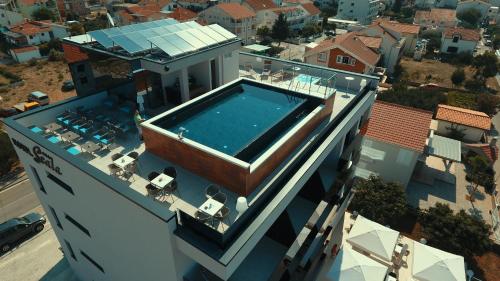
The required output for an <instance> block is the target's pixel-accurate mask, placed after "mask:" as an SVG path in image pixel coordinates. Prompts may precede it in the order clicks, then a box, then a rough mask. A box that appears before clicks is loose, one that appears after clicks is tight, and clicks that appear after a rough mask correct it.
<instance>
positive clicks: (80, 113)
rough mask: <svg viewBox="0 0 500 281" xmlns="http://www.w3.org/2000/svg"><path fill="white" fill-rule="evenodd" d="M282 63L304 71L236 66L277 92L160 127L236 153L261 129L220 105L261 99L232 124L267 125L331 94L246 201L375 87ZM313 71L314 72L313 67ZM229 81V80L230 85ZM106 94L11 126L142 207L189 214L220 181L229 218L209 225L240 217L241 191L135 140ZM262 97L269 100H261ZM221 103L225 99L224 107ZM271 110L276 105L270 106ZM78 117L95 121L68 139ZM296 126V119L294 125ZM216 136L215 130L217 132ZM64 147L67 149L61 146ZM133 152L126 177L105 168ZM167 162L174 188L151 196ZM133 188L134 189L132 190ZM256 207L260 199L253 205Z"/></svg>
mask: <svg viewBox="0 0 500 281" xmlns="http://www.w3.org/2000/svg"><path fill="white" fill-rule="evenodd" d="M259 58H261V57H259V56H246V55H243V56H242V58H240V63H242V64H246V63H247V62H245V61H248V60H252V61H255V62H258V61H259ZM242 59H243V60H244V62H242ZM260 61H261V62H263V60H261V59H260ZM282 64H283V65H286V67H288V65H289V64H291V65H295V66H296V68H295V69H297V68H299V67H300V68H301V69H302V70H305V71H307V73H294V74H293V75H291V76H288V75H285V76H284V77H281V78H279V81H274V80H272V79H267V80H266V79H265V78H264V77H260V75H259V76H258V77H255V78H257V79H253V80H255V81H250V80H247V79H249V78H248V75H247V71H246V70H244V69H243V70H241V69H240V74H241V75H242V76H243V77H244V78H245V79H243V80H238V81H239V82H232V83H236V84H237V83H242V85H243V86H244V87H248V86H249V85H250V86H252V87H258V88H261V89H263V90H266V89H267V90H269V89H272V90H273V91H276V92H279V93H276V92H272V93H269V94H270V95H271V97H272V98H270V97H262V95H261V93H255V92H253V91H252V90H250V91H247V92H245V93H243V94H241V93H240V94H236V95H234V96H231V95H230V97H229V100H227V99H225V98H224V97H222V104H220V103H218V101H217V100H215V101H213V103H212V102H209V103H208V104H209V105H210V106H208V107H206V108H204V110H206V111H204V110H201V111H196V112H195V114H187V115H186V116H185V118H180V120H177V121H176V122H174V123H172V124H170V125H168V124H167V125H166V126H164V127H165V128H161V130H163V131H166V132H167V134H171V135H172V138H173V139H175V140H176V143H183V142H188V141H190V138H193V139H194V140H193V142H196V143H197V144H201V145H203V146H207V147H212V148H211V149H213V150H215V151H216V153H218V154H221V155H218V157H219V156H220V157H222V158H225V157H233V156H231V154H234V151H237V150H238V148H236V147H238V146H241V145H245V144H247V143H248V142H249V141H252V140H255V139H256V136H258V135H261V134H262V132H260V130H255V131H250V132H247V131H246V130H244V129H242V128H240V127H237V128H236V127H231V126H235V125H234V123H232V122H229V121H228V120H218V121H217V120H216V118H217V117H216V115H218V114H217V111H219V112H220V113H219V114H223V115H225V117H224V118H223V119H228V118H230V119H233V116H232V115H227V114H226V113H223V112H222V111H223V110H224V108H226V109H230V110H232V111H233V113H234V107H240V106H248V107H250V108H253V106H255V105H256V104H257V103H259V105H258V106H262V108H260V109H257V110H258V111H253V112H254V114H250V115H249V114H248V112H247V113H241V114H242V115H239V114H240V112H238V113H235V114H237V115H238V118H240V120H239V121H238V122H241V123H237V122H235V123H236V124H239V125H238V126H240V125H241V126H242V127H243V126H244V127H245V128H246V129H247V130H248V129H250V130H251V128H252V127H253V125H254V124H257V125H258V126H259V125H260V126H263V127H267V128H269V127H273V125H274V123H276V122H277V120H281V119H282V118H283V117H284V116H288V115H287V113H286V112H290V111H293V109H295V108H296V106H299V104H302V102H304V101H306V102H307V101H309V100H312V101H318V100H319V101H324V100H325V99H328V97H331V98H332V100H333V102H332V108H331V110H329V111H328V114H327V116H325V118H324V120H323V121H322V122H320V123H318V124H316V125H315V126H314V128H313V129H312V130H310V131H308V133H307V134H305V136H304V137H303V138H302V139H300V141H298V142H297V143H296V145H294V146H292V148H291V150H290V151H289V152H288V153H287V156H286V157H285V158H283V159H281V161H279V163H278V164H277V165H276V166H275V167H274V168H273V169H272V170H271V171H268V172H269V173H267V174H265V176H264V177H262V178H259V180H258V183H257V184H256V185H255V186H254V187H253V188H252V190H250V191H249V192H248V193H247V194H246V195H245V197H246V199H247V202H248V204H249V206H250V207H251V206H253V205H255V204H256V203H257V202H261V200H262V198H263V196H264V195H263V194H265V192H266V190H267V189H268V188H270V187H271V186H272V185H273V183H274V182H275V181H277V180H278V179H280V177H279V175H281V173H282V172H283V171H284V170H285V169H287V167H288V166H289V165H290V163H291V161H293V159H295V157H296V155H297V154H298V153H300V151H301V147H303V146H304V145H306V144H309V143H310V142H312V141H314V139H315V138H316V136H317V135H318V134H320V133H321V132H322V130H323V128H325V127H326V126H327V125H328V124H329V123H330V122H332V121H333V120H336V119H338V118H337V117H339V116H340V115H341V114H344V111H345V110H344V109H346V108H347V107H349V106H351V105H352V104H353V103H354V102H356V101H357V97H359V96H361V95H362V93H364V92H366V91H368V90H369V89H372V88H373V85H374V84H372V85H370V84H371V83H372V82H373V83H377V79H376V78H375V77H370V76H365V75H358V74H355V73H348V72H337V73H333V74H335V75H333V76H336V80H337V81H333V84H330V86H328V87H326V86H324V85H328V84H329V83H330V82H331V81H327V80H328V79H329V77H332V72H331V71H329V70H327V69H321V68H318V67H313V66H307V65H304V64H300V63H299V64H293V63H292V62H286V61H281V60H274V61H273V67H276V69H280V68H281V67H282V66H283V65H282ZM308 67H310V68H311V70H307V68H308ZM253 69H254V70H255V69H258V65H257V64H254V68H253ZM276 71H279V70H276ZM314 71H318V72H317V73H316V72H314ZM321 73H322V74H323V75H324V77H327V78H324V77H322V76H320V74H321ZM251 74H253V73H251ZM301 74H304V75H309V76H308V77H306V78H304V76H300V75H301ZM345 77H353V79H344V78H345ZM261 78H262V79H261ZM313 82H314V84H313ZM316 83H317V84H316ZM322 83H326V84H322ZM268 85H271V86H272V87H269V86H268ZM311 85H312V86H311ZM333 85H335V87H333ZM226 86H228V85H226ZM252 87H249V88H248V89H252ZM367 87H368V88H367ZM229 88H231V87H230V86H229ZM292 88H293V89H292ZM226 89H227V87H226ZM214 91H216V92H217V91H219V89H216V90H214ZM263 92H266V91H263ZM283 93H288V95H282V94H283ZM291 96H292V97H293V98H295V99H296V100H294V101H289V100H287V98H290V97H291ZM207 97H210V93H207V94H205V95H203V96H200V97H198V98H197V99H195V100H192V101H190V102H192V103H196V102H197V101H203V103H204V102H206V101H207V100H206V98H207ZM244 97H245V98H249V99H250V100H252V99H253V100H252V101H250V102H249V103H245V105H242V103H241V100H240V101H238V99H243V98H244ZM109 98H110V97H109V96H108V93H107V92H101V93H97V94H94V95H90V96H86V97H76V98H72V99H69V100H66V101H63V102H61V103H59V104H54V105H49V106H45V107H41V108H40V109H37V110H34V111H32V112H28V113H26V114H23V115H18V116H16V117H14V118H13V119H12V120H11V121H10V122H9V123H16V124H17V125H16V126H19V125H21V126H23V127H25V128H28V129H29V132H28V131H27V132H25V133H26V134H32V135H38V136H39V137H43V142H44V143H43V146H44V147H46V148H50V147H54V148H56V147H59V149H54V150H52V151H53V152H54V153H56V154H57V155H58V156H59V157H63V158H64V159H66V160H68V161H70V163H75V164H74V165H76V166H80V165H81V164H80V163H87V164H88V165H90V167H93V168H95V169H94V170H92V169H87V168H85V169H86V171H90V172H92V173H96V174H101V175H103V176H106V177H110V180H112V181H113V182H116V185H121V186H122V187H121V188H116V189H115V191H117V192H120V189H122V188H124V187H128V188H129V190H130V191H133V193H130V192H129V191H127V194H124V196H125V197H127V198H129V199H130V200H132V201H134V202H135V203H137V204H141V205H144V206H145V208H152V207H151V206H152V205H154V206H155V207H154V208H155V209H156V208H157V207H160V208H167V209H168V210H170V211H171V212H172V216H174V215H175V212H176V211H181V212H182V213H185V214H186V215H188V216H190V217H193V218H194V217H195V216H196V213H197V211H198V210H199V208H200V206H201V205H202V204H203V203H205V202H206V201H207V196H206V192H205V191H206V189H207V187H208V186H210V185H213V184H215V185H218V186H219V188H220V192H222V193H224V194H225V195H226V198H227V199H226V203H225V204H224V205H225V206H226V207H227V208H228V209H229V215H228V217H227V219H226V220H224V221H221V222H219V223H216V224H214V225H212V226H210V229H213V230H215V231H216V232H218V233H220V234H221V235H223V234H224V233H226V232H228V230H230V229H232V226H233V224H234V223H235V221H236V218H237V216H238V212H237V211H236V201H237V199H238V197H239V196H241V193H239V192H236V191H235V190H234V189H232V188H231V187H230V186H226V185H223V184H220V182H217V181H214V180H213V178H210V177H207V176H206V175H205V174H200V173H197V172H193V169H191V168H186V165H185V163H183V164H182V165H180V164H179V162H178V161H174V160H177V159H171V158H168V157H163V156H164V155H159V154H158V153H156V151H152V150H151V149H150V148H148V140H147V137H146V136H145V139H146V142H143V141H141V140H140V139H139V135H138V132H137V130H136V129H135V126H134V124H133V116H132V113H131V111H130V108H128V109H127V103H126V102H125V103H123V104H122V103H118V104H112V105H108V101H109ZM299 98H300V99H299ZM234 99H236V100H234ZM285 100H286V101H285ZM226 102H228V103H229V106H228V104H224V103H226ZM234 102H236V103H234ZM261 103H269V104H265V105H261ZM183 106H184V107H186V108H187V107H188V106H189V102H188V103H185V104H183V105H180V106H179V107H176V108H171V109H170V110H169V107H166V108H165V109H164V111H163V112H162V111H161V110H160V111H159V112H160V113H159V114H157V115H155V114H153V112H148V117H150V119H149V120H151V122H150V123H154V122H155V120H161V119H162V118H163V117H164V116H171V115H170V114H177V113H179V111H178V110H180V109H182V108H183ZM203 106H205V105H203ZM219 106H222V108H221V107H219ZM319 106H320V107H321V106H323V107H324V105H323V104H320V105H319ZM277 107H280V109H277ZM282 109H283V110H284V111H286V112H285V113H281V111H280V110H282ZM285 109H286V110H285ZM268 110H271V111H273V114H272V115H271V114H270V113H268V112H267V111H268ZM275 110H276V111H280V112H279V113H278V112H274V111H275ZM155 112H158V110H155ZM255 112H258V114H255ZM67 114H69V115H70V117H67V118H68V120H72V121H69V122H72V123H71V124H72V125H71V126H69V125H63V123H61V121H59V120H58V118H61V116H65V115H67ZM261 115H265V116H266V117H267V118H268V119H269V120H267V119H266V120H262V119H263V116H261ZM214 116H215V117H214ZM82 117H85V118H86V119H83V118H82ZM200 118H201V120H200ZM261 118H262V119H261ZM247 119H249V120H247ZM78 120H93V121H95V122H93V123H92V126H91V127H89V128H90V130H91V131H92V133H90V134H89V133H80V130H81V129H82V128H79V131H77V132H79V133H78V137H77V138H75V139H72V140H68V139H67V138H68V136H67V135H64V134H65V133H66V132H68V131H74V130H75V129H74V127H73V126H74V125H78V124H80V125H82V124H81V123H78V122H76V121H78ZM214 120H215V122H216V124H215V125H217V126H219V125H220V126H221V128H215V127H216V126H214V125H210V124H209V123H205V122H213V121H214ZM230 121H233V120H230ZM302 121H303V120H302ZM217 122H221V123H217ZM257 122H258V123H257ZM296 122H301V121H296ZM54 123H55V124H60V125H61V126H62V128H60V129H47V128H48V127H49V125H50V124H54ZM160 123H161V122H160ZM167 123H168V122H167ZM147 124H148V123H147V122H146V124H145V126H148V125H147ZM207 124H208V125H207ZM242 124H243V125H242ZM294 124H295V123H292V127H293V125H294ZM8 125H10V124H8ZM160 125H161V124H160ZM289 125H290V124H288V127H287V126H285V127H286V128H285V131H284V133H283V132H282V133H281V134H278V137H277V139H279V141H281V140H284V139H287V138H283V136H284V135H286V134H287V133H289V131H287V130H290V126H289ZM180 127H184V128H186V129H187V130H189V131H188V132H186V130H184V133H183V136H184V137H185V139H184V140H183V142H181V141H179V139H178V133H179V131H178V130H179V129H180ZM207 127H209V128H208V129H209V131H210V132H212V136H213V132H217V134H219V133H220V134H223V133H225V132H226V130H228V131H230V130H233V129H238V130H240V129H241V132H242V133H243V134H245V135H244V139H242V140H237V141H235V140H232V138H233V137H235V135H236V134H229V135H221V136H220V139H219V138H216V137H211V138H209V139H205V137H206V136H205V135H204V134H203V133H202V130H207ZM211 127H212V128H211ZM300 127H301V126H299V127H297V128H300ZM84 128H85V126H84ZM109 128H113V129H112V130H113V131H115V133H116V138H114V139H112V140H111V141H110V143H109V144H107V145H105V146H104V148H102V149H98V150H96V151H94V152H89V148H88V147H87V146H86V143H88V142H89V141H92V142H96V143H97V142H98V141H97V140H96V139H95V135H96V134H98V133H105V132H103V131H102V130H101V129H105V130H106V129H107V130H109ZM144 128H146V127H144ZM222 128H224V130H221V129H222ZM211 129H213V130H214V131H212V130H211ZM99 130H101V131H99ZM105 130H104V131H105ZM197 130H200V132H197ZM263 131H266V129H263ZM104 135H105V134H104ZM216 136H217V137H218V135H216ZM280 136H281V137H280ZM40 139H41V138H40ZM257 139H258V138H257ZM220 140H225V141H227V142H229V143H230V144H231V143H233V142H234V144H235V148H234V151H233V153H231V152H228V153H225V152H221V151H220V150H223V149H224V147H223V146H224V144H223V143H224V142H220ZM221 146H222V148H221ZM276 146H277V147H280V146H281V144H280V143H278V142H277V144H276ZM162 147H163V149H168V148H169V147H168V146H165V145H163V146H162ZM61 148H62V149H64V150H61ZM58 151H61V152H58ZM131 152H133V153H136V154H137V155H138V157H137V165H136V169H135V170H134V172H133V173H132V174H131V175H127V176H122V175H118V176H116V175H113V172H112V171H111V170H110V168H109V166H110V164H114V163H116V161H114V160H113V158H114V157H115V155H116V154H118V153H119V154H122V155H126V154H129V153H131ZM170 155H172V154H170ZM187 160H191V161H192V162H193V163H196V161H193V160H192V159H191V158H187ZM72 161H76V162H72ZM82 161H83V162H82ZM240 161H241V160H240ZM244 163H246V165H249V166H248V168H249V167H251V165H253V164H255V162H253V163H247V162H244ZM118 164H119V163H118ZM257 164H258V163H257ZM167 167H173V168H175V170H176V172H177V177H176V182H177V186H178V190H177V191H176V192H174V193H172V194H168V195H163V196H156V198H153V197H152V196H149V195H148V190H147V188H146V187H147V186H148V185H149V184H150V182H151V181H150V180H149V176H150V174H151V173H152V172H157V173H161V172H162V171H163V169H164V168H167ZM99 176H100V175H99ZM225 176H226V178H227V180H229V181H231V180H233V179H234V178H235V176H234V175H233V174H231V173H228V174H225ZM130 194H133V195H132V196H130ZM141 197H142V198H141ZM145 200H146V201H145ZM145 202H151V205H150V204H149V203H148V204H145ZM256 206H258V204H257V205H256ZM151 210H152V212H154V211H153V209H151ZM238 223H239V224H238V229H240V228H241V227H242V225H241V223H240V221H238ZM235 225H236V224H235ZM240 230H243V229H240ZM205 244H207V243H205ZM221 254H222V253H221V252H220V250H219V251H212V252H211V253H210V255H219V256H220V255H221Z"/></svg>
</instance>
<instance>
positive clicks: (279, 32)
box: [271, 13, 290, 46]
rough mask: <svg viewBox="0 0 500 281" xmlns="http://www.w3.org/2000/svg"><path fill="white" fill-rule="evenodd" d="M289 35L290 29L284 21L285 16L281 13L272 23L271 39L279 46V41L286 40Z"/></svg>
mask: <svg viewBox="0 0 500 281" xmlns="http://www.w3.org/2000/svg"><path fill="white" fill-rule="evenodd" d="M289 34H290V27H289V26H288V22H287V21H286V16H285V15H284V14H283V13H281V14H279V16H278V18H277V19H276V20H275V21H274V24H273V28H272V31H271V37H272V38H273V39H275V40H277V41H278V42H279V43H278V46H280V45H281V41H283V40H285V39H287V38H288V35H289Z"/></svg>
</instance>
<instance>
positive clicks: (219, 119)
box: [166, 83, 306, 156]
mask: <svg viewBox="0 0 500 281" xmlns="http://www.w3.org/2000/svg"><path fill="white" fill-rule="evenodd" d="M240 86H241V87H242V88H243V92H241V93H240V92H237V93H233V94H230V95H228V96H226V97H224V98H222V99H220V100H218V101H216V102H215V103H213V104H209V105H208V106H207V107H206V108H203V109H202V110H201V111H199V112H196V113H195V114H194V115H192V116H189V117H188V118H187V119H185V120H182V121H180V122H178V123H176V124H174V125H172V126H171V127H169V128H166V129H167V130H169V131H171V132H173V133H176V134H178V133H179V132H180V131H184V132H183V136H184V137H185V138H187V139H190V140H193V141H196V142H198V143H201V144H203V145H205V146H208V147H210V148H213V149H216V150H218V151H220V152H223V153H226V154H229V155H233V156H234V155H236V154H237V153H238V152H239V151H241V150H242V149H243V148H245V147H246V146H247V145H248V144H250V143H252V142H253V140H255V139H256V138H258V137H259V136H260V135H262V134H263V133H264V132H266V131H267V130H268V129H270V128H271V127H272V126H274V125H275V124H276V123H277V122H278V121H280V120H281V119H282V118H284V117H285V116H287V115H288V114H290V113H291V112H292V111H293V110H294V109H296V108H297V107H299V106H300V105H301V104H302V103H304V102H305V101H306V100H305V99H304V98H300V97H291V96H287V95H286V94H283V93H280V92H276V91H273V90H270V89H265V88H260V87H255V86H253V85H249V84H244V83H243V84H240Z"/></svg>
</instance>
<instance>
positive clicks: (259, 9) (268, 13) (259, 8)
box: [242, 0, 278, 28]
mask: <svg viewBox="0 0 500 281" xmlns="http://www.w3.org/2000/svg"><path fill="white" fill-rule="evenodd" d="M242 5H243V6H245V7H247V8H248V9H250V10H252V11H253V12H254V13H255V15H256V23H257V27H261V26H267V27H269V28H271V27H272V25H273V24H274V21H273V19H274V16H273V14H274V12H273V10H274V9H276V8H278V6H277V5H276V4H275V3H274V2H273V1H271V0H246V1H244V2H243V4H242Z"/></svg>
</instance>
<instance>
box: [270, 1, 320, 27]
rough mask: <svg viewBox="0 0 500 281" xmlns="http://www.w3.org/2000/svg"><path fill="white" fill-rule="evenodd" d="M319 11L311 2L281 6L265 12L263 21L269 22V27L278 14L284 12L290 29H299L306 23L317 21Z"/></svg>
mask: <svg viewBox="0 0 500 281" xmlns="http://www.w3.org/2000/svg"><path fill="white" fill-rule="evenodd" d="M320 13H321V12H320V10H319V9H318V8H317V7H316V6H314V4H312V3H306V4H299V5H293V6H283V7H280V8H275V9H272V10H271V13H268V14H267V16H266V19H265V22H266V23H270V25H268V27H269V28H271V27H272V25H273V24H274V22H275V21H276V20H277V19H278V17H279V15H280V14H284V15H285V17H286V21H287V22H288V25H289V26H290V29H292V30H294V31H299V30H301V29H302V28H304V26H305V25H306V24H308V23H311V22H313V23H316V22H318V21H319V14H320Z"/></svg>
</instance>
